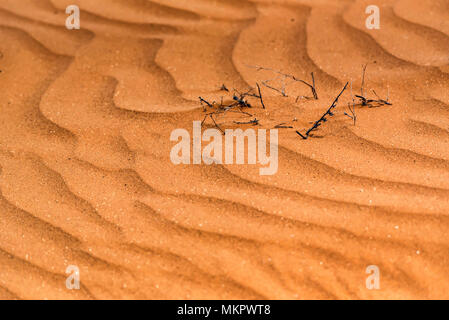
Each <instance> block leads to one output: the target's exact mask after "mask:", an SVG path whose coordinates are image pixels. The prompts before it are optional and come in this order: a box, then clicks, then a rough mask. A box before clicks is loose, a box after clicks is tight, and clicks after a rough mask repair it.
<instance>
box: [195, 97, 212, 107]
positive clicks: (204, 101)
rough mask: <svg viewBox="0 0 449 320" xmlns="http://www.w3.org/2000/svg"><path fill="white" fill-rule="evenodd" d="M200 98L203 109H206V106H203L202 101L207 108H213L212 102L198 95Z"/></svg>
mask: <svg viewBox="0 0 449 320" xmlns="http://www.w3.org/2000/svg"><path fill="white" fill-rule="evenodd" d="M198 98H199V99H200V102H201V105H202V106H203V110H206V108H205V107H204V105H203V103H205V104H206V105H207V106H208V107H209V108H213V107H214V106H213V105H212V103H210V102H209V101H207V100H205V99H203V98H201V97H198Z"/></svg>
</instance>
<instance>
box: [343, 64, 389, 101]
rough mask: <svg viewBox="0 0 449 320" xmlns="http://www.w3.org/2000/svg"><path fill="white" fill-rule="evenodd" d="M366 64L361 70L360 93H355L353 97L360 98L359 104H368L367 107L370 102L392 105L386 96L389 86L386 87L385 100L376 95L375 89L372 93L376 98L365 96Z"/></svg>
mask: <svg viewBox="0 0 449 320" xmlns="http://www.w3.org/2000/svg"><path fill="white" fill-rule="evenodd" d="M367 66H368V64H365V65H364V66H363V71H362V86H361V88H360V94H361V95H357V94H356V95H355V97H356V98H358V99H359V100H360V105H361V106H369V107H372V106H373V105H372V103H378V104H379V105H390V106H391V105H392V104H391V103H390V102H389V101H388V97H389V95H390V88H388V93H387V99H386V100H383V99H381V98H380V97H379V96H378V95H377V93H376V91H374V90H372V91H373V93H374V94H375V95H376V97H377V99H368V98H367V97H366V96H365V75H366V68H367ZM351 96H352V94H351Z"/></svg>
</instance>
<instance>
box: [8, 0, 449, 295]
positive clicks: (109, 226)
mask: <svg viewBox="0 0 449 320" xmlns="http://www.w3.org/2000/svg"><path fill="white" fill-rule="evenodd" d="M70 4H77V5H79V6H80V8H81V30H67V29H66V28H65V19H66V17H67V15H66V14H65V8H66V6H68V5H70ZM371 4H376V5H378V6H379V7H380V8H381V29H380V30H368V29H366V28H365V19H366V17H367V15H366V14H365V8H366V6H367V5H371ZM448 21H449V5H448V2H447V1H446V0H420V1H416V0H397V1H393V0H368V1H365V0H356V1H349V0H348V1H343V0H340V1H335V0H278V1H275V0H253V1H243V0H219V1H212V0H172V1H170V0H96V1H92V0H38V1H36V0H1V1H0V40H1V41H0V52H1V53H2V57H1V58H0V70H2V73H0V88H1V90H0V298H4V299H14V298H20V299H44V298H48V299H64V298H67V299H90V298H97V299H108V298H112V299H130V298H143V299H167V298H170V299H206V298H207V299H252V298H258V299H259V298H261V299H376V298H380V299H392V298H400V299H404V298H418V299H428V298H437V299H441V298H446V299H448V298H449V273H448V270H449V248H448V245H449V236H448V232H449V216H448V214H449V91H448V89H449V54H448V53H449V24H448ZM374 61H375V62H374ZM365 63H369V65H368V69H367V78H366V81H367V82H366V88H367V90H370V89H371V88H374V89H375V90H376V92H377V93H378V94H379V95H380V96H382V97H385V96H386V93H387V88H389V91H390V100H391V101H392V102H393V105H392V106H383V107H380V108H357V116H358V120H357V123H356V126H354V125H353V124H352V121H351V119H349V118H348V117H346V116H345V115H344V114H343V112H344V111H347V109H346V105H347V103H348V102H350V101H351V97H350V93H349V90H348V91H346V92H345V93H344V95H343V96H342V98H341V101H340V104H339V106H338V107H337V109H336V116H335V117H334V118H332V119H331V121H329V122H327V123H326V124H325V125H323V126H322V127H321V128H320V130H319V131H317V132H316V133H315V136H314V137H311V138H310V139H309V140H306V141H305V140H302V139H301V138H300V137H299V136H298V135H297V134H296V133H295V130H292V129H280V130H279V144H280V146H279V171H278V173H277V174H276V175H273V176H260V175H258V174H257V172H258V167H254V166H248V165H214V166H206V165H197V166H193V165H191V166H185V165H184V166H182V165H181V166H175V165H173V164H172V163H171V161H170V159H169V154H170V149H171V147H172V146H173V142H170V140H169V137H170V133H171V131H172V130H174V129H176V128H186V129H188V130H191V128H192V122H193V121H194V120H201V119H202V118H203V111H202V108H201V106H200V105H199V103H198V99H197V97H198V96H199V95H201V96H202V97H204V98H206V99H210V100H217V101H219V99H220V96H221V95H223V93H222V92H220V91H219V88H220V87H221V85H222V84H226V85H227V86H228V87H229V88H237V89H240V90H244V88H246V87H248V86H249V85H250V86H254V84H255V82H256V81H258V82H260V81H262V80H264V79H269V78H270V77H273V75H272V74H270V73H269V72H266V71H257V70H256V69H252V68H248V67H247V65H259V66H264V67H269V68H275V69H279V70H282V71H284V72H286V73H290V74H294V75H295V76H297V77H299V78H302V79H307V80H309V77H310V72H314V74H315V77H316V81H317V90H318V95H319V98H320V99H319V100H318V101H307V100H300V101H298V102H295V99H294V98H293V96H294V97H296V96H298V95H309V94H310V91H309V90H308V88H307V87H304V86H301V85H296V84H295V85H292V86H291V87H289V90H290V91H289V93H291V96H289V97H287V98H285V97H281V96H279V94H277V93H276V92H274V91H272V90H269V89H267V88H265V87H264V88H263V94H264V97H265V104H266V105H267V109H266V110H262V109H260V108H257V109H255V110H254V112H255V113H256V114H257V117H258V119H260V128H268V129H269V128H273V126H274V125H276V124H278V123H281V122H288V123H289V124H291V125H293V126H294V127H295V129H299V130H301V131H303V130H304V129H305V128H307V127H310V122H311V121H313V120H316V119H317V118H319V116H320V115H321V114H322V113H323V112H324V111H325V110H326V109H327V107H328V106H329V104H330V103H331V101H332V100H333V98H334V97H335V96H336V94H337V93H338V92H339V90H341V88H342V87H343V85H344V83H345V82H346V81H350V80H351V79H352V81H353V84H354V91H355V92H356V93H358V92H359V91H360V83H361V75H362V72H361V70H362V65H363V64H365ZM294 118H297V121H294V122H292V119H294ZM233 120H235V119H233V118H231V117H229V118H227V117H222V118H220V119H219V121H220V124H221V125H222V126H223V127H225V128H231V127H235V126H233V125H232V121H233ZM208 126H211V124H208ZM68 265H77V266H79V268H80V276H81V289H80V290H67V289H66V287H65V280H66V277H67V274H66V273H65V270H66V268H67V266H68ZM368 265H377V266H378V267H379V269H380V272H381V274H380V275H381V280H380V281H381V282H380V285H381V288H380V290H367V289H366V287H365V280H366V277H367V276H368V275H367V274H366V273H365V269H366V267H367V266H368Z"/></svg>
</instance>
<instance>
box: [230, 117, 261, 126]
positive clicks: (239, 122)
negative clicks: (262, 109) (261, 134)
mask: <svg viewBox="0 0 449 320" xmlns="http://www.w3.org/2000/svg"><path fill="white" fill-rule="evenodd" d="M234 123H235V124H253V125H258V124H259V120H258V119H256V118H254V119H253V120H250V121H245V122H241V121H234Z"/></svg>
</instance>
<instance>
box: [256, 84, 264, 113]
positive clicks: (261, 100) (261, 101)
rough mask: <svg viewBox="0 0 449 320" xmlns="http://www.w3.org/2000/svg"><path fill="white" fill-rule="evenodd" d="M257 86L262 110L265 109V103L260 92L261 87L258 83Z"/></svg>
mask: <svg viewBox="0 0 449 320" xmlns="http://www.w3.org/2000/svg"><path fill="white" fill-rule="evenodd" d="M256 86H257V90H258V91H259V98H260V103H261V104H262V108H264V109H265V104H264V103H263V98H262V92H261V91H260V86H259V84H258V83H256Z"/></svg>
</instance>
